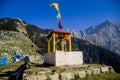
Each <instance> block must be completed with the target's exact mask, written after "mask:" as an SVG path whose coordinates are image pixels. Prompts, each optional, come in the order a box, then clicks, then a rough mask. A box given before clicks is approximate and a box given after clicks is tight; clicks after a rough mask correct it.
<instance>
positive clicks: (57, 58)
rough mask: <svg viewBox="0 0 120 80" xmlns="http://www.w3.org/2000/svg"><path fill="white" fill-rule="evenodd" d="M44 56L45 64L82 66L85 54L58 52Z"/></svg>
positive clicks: (79, 52)
mask: <svg viewBox="0 0 120 80" xmlns="http://www.w3.org/2000/svg"><path fill="white" fill-rule="evenodd" d="M44 56H45V60H44V63H48V64H52V65H55V66H63V65H81V64H82V63H83V53H82V52H81V51H71V52H63V51H56V52H51V53H47V54H45V55H44Z"/></svg>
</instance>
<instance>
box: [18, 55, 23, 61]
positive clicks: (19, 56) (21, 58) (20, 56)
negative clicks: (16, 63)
mask: <svg viewBox="0 0 120 80" xmlns="http://www.w3.org/2000/svg"><path fill="white" fill-rule="evenodd" d="M16 58H17V59H19V60H23V59H24V56H22V55H16Z"/></svg>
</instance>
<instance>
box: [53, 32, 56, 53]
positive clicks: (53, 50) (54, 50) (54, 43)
mask: <svg viewBox="0 0 120 80" xmlns="http://www.w3.org/2000/svg"><path fill="white" fill-rule="evenodd" d="M55 50H56V49H55V33H53V52H55Z"/></svg>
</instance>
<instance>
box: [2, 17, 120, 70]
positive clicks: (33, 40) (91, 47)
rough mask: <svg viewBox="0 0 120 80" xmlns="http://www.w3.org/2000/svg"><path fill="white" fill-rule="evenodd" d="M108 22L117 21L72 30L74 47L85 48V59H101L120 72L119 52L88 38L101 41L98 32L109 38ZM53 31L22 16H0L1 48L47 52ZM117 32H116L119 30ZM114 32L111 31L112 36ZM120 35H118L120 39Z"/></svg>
mask: <svg viewBox="0 0 120 80" xmlns="http://www.w3.org/2000/svg"><path fill="white" fill-rule="evenodd" d="M108 23H109V25H111V24H113V23H112V22H109V21H106V22H104V23H102V24H103V27H100V26H101V25H102V24H100V25H99V26H98V29H97V27H90V28H88V29H86V30H85V31H78V32H76V31H74V32H72V31H71V33H72V36H73V37H72V47H73V50H74V51H79V50H80V51H83V56H84V58H83V60H84V63H98V64H105V65H110V66H112V67H113V68H114V70H115V71H116V72H120V60H119V59H120V56H119V55H117V54H116V53H115V52H112V51H110V50H108V49H105V48H103V47H100V46H98V44H95V43H93V42H92V43H91V42H88V41H89V40H93V39H94V38H95V40H98V41H99V39H97V38H96V36H98V35H97V32H98V33H99V35H100V37H102V38H103V39H102V40H104V39H105V40H106V41H107V39H109V36H108V35H106V36H107V37H104V35H105V33H104V32H105V31H104V30H103V29H104V24H106V25H107V27H108V28H109V26H108ZM115 24H116V23H115ZM117 27H118V26H117ZM102 28H103V29H102ZM105 28H106V27H105ZM118 28H119V27H118ZM115 30H118V29H115ZM51 31H52V30H51V29H42V28H38V27H37V26H35V25H32V24H30V23H27V22H25V21H23V20H21V19H11V18H2V19H0V51H6V52H8V53H14V51H16V49H18V50H19V51H21V52H22V53H23V54H24V55H26V54H33V53H40V54H45V53H47V38H46V36H47V35H48V34H49V33H50V32H51ZM99 31H102V32H99ZM118 31H119V30H118ZM78 33H79V35H78V38H76V37H77V36H76V34H78ZM93 33H94V35H96V36H95V37H94V36H93V37H92V38H88V37H90V34H91V35H92V34H93ZM108 33H109V31H108ZM118 33H119V32H118ZM118 33H117V34H118ZM86 34H89V35H86ZM113 35H115V33H114V34H113ZM113 35H112V34H111V36H113ZM85 36H86V37H85ZM98 37H99V36H98ZM113 37H114V36H113ZM117 37H118V38H119V34H118V35H117ZM80 38H81V39H80ZM118 38H115V39H116V40H117V39H118ZM87 39H88V40H87ZM118 42H119V41H118ZM118 44H119V43H118ZM118 46H119V45H118Z"/></svg>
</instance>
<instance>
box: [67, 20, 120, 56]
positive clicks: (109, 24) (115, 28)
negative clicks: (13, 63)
mask: <svg viewBox="0 0 120 80" xmlns="http://www.w3.org/2000/svg"><path fill="white" fill-rule="evenodd" d="M69 31H70V32H71V34H72V37H77V38H80V39H83V40H87V41H89V42H91V43H94V44H95V45H99V46H101V47H104V48H106V49H108V50H111V51H113V52H115V53H117V54H119V55H120V48H119V47H120V22H113V21H110V20H106V21H105V22H103V23H101V24H99V25H97V26H91V27H89V28H87V29H85V30H79V31H78V30H77V31H75V30H69Z"/></svg>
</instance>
